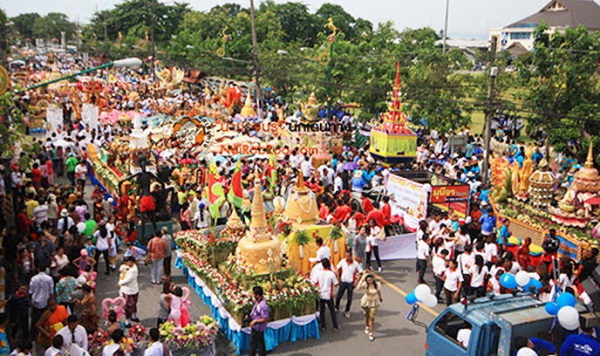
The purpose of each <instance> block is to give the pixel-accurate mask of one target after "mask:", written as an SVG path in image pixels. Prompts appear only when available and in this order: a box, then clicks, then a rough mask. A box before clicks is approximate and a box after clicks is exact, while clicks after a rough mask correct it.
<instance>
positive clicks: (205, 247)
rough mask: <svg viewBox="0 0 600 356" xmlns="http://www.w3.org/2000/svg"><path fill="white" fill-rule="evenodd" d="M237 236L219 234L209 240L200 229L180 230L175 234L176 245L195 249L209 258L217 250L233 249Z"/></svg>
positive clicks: (238, 239)
mask: <svg viewBox="0 0 600 356" xmlns="http://www.w3.org/2000/svg"><path fill="white" fill-rule="evenodd" d="M239 241H240V238H239V236H236V235H234V234H230V235H221V236H220V237H219V238H218V239H214V240H211V239H210V238H209V237H207V236H205V235H204V233H203V232H202V231H201V230H198V231H194V230H188V231H182V232H178V233H176V234H175V242H176V243H177V246H179V247H180V248H184V249H191V250H195V251H196V252H197V253H198V254H199V255H201V256H203V257H204V258H209V257H211V255H212V254H213V253H214V252H217V251H235V248H236V247H237V244H238V242H239Z"/></svg>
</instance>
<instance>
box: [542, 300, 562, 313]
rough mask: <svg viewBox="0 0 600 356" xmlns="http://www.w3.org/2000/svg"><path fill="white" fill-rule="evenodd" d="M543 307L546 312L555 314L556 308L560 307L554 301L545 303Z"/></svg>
mask: <svg viewBox="0 0 600 356" xmlns="http://www.w3.org/2000/svg"><path fill="white" fill-rule="evenodd" d="M545 309H546V313H548V314H550V315H556V314H558V310H559V309H560V308H559V307H558V304H556V303H554V302H549V303H546V306H545Z"/></svg>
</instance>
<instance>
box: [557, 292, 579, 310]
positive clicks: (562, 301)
mask: <svg viewBox="0 0 600 356" xmlns="http://www.w3.org/2000/svg"><path fill="white" fill-rule="evenodd" d="M556 304H558V307H559V308H562V307H567V306H568V307H574V306H575V304H577V299H575V296H574V295H573V294H571V293H566V292H565V293H561V295H559V296H558V298H556Z"/></svg>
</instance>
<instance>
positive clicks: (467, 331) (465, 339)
mask: <svg viewBox="0 0 600 356" xmlns="http://www.w3.org/2000/svg"><path fill="white" fill-rule="evenodd" d="M470 338H471V326H470V325H469V326H468V327H466V328H464V329H460V330H458V334H456V341H458V342H460V343H461V344H462V345H463V347H464V348H465V349H466V348H467V347H469V339H470Z"/></svg>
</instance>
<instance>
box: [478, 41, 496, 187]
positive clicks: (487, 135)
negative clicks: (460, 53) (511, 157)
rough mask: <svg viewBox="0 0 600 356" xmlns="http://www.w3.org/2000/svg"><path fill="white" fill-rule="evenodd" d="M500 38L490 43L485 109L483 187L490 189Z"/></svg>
mask: <svg viewBox="0 0 600 356" xmlns="http://www.w3.org/2000/svg"><path fill="white" fill-rule="evenodd" d="M497 41H498V38H497V37H495V36H494V37H492V42H491V44H490V56H489V65H488V67H489V69H490V78H489V84H488V97H487V106H486V109H485V125H484V132H483V134H484V136H483V145H484V150H485V156H484V160H483V171H482V177H481V178H482V179H481V181H482V183H483V189H488V187H487V185H488V182H489V179H488V171H489V169H490V141H491V139H492V116H493V114H494V110H493V106H494V104H493V103H494V101H493V100H494V81H495V80H496V77H497V76H498V68H497V67H494V61H495V59H496V45H497Z"/></svg>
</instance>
